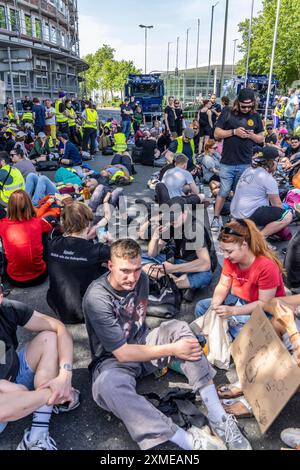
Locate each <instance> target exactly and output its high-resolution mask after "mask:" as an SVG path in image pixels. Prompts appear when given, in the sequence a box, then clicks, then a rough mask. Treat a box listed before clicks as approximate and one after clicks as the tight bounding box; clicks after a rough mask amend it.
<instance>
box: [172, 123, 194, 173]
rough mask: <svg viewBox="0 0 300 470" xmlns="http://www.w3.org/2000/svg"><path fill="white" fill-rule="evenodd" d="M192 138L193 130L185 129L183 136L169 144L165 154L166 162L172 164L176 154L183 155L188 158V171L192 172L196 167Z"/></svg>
mask: <svg viewBox="0 0 300 470" xmlns="http://www.w3.org/2000/svg"><path fill="white" fill-rule="evenodd" d="M194 136H195V132H194V129H191V128H189V127H188V128H186V129H185V130H184V131H183V135H182V136H181V137H178V138H177V139H175V140H174V141H173V142H172V143H171V144H170V146H169V149H168V152H167V153H166V159H167V161H168V162H169V163H172V162H173V160H174V155H175V154H176V153H183V154H184V155H185V156H186V157H187V158H188V166H187V169H188V171H191V170H193V169H194V167H195V166H196V158H195V143H194Z"/></svg>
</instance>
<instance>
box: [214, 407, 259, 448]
mask: <svg viewBox="0 0 300 470" xmlns="http://www.w3.org/2000/svg"><path fill="white" fill-rule="evenodd" d="M209 424H210V425H211V428H212V430H213V432H214V433H215V434H216V435H217V436H218V437H219V438H220V439H222V441H223V442H224V443H225V444H226V445H227V448H228V449H229V450H252V447H251V444H250V442H249V441H248V440H247V439H246V438H245V436H244V435H243V434H242V432H241V431H240V429H239V428H238V425H237V421H236V419H235V417H234V416H233V415H227V416H224V418H223V421H222V422H220V423H214V422H212V421H210V423H209Z"/></svg>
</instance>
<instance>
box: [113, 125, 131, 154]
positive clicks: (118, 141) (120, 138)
mask: <svg viewBox="0 0 300 470" xmlns="http://www.w3.org/2000/svg"><path fill="white" fill-rule="evenodd" d="M113 144H114V146H113V151H114V152H115V153H123V152H127V150H128V147H127V137H126V135H125V133H124V132H122V127H120V126H118V128H117V132H116V134H114V136H113Z"/></svg>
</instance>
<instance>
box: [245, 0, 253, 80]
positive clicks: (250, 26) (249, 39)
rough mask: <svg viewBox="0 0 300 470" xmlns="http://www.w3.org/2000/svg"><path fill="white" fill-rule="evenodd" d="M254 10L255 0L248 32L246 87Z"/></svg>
mask: <svg viewBox="0 0 300 470" xmlns="http://www.w3.org/2000/svg"><path fill="white" fill-rule="evenodd" d="M253 12H254V0H252V6H251V17H250V23H249V32H248V50H247V63H246V73H245V87H246V86H247V82H248V75H249V61H250V51H251V36H252V24H253Z"/></svg>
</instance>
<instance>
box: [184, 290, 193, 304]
mask: <svg viewBox="0 0 300 470" xmlns="http://www.w3.org/2000/svg"><path fill="white" fill-rule="evenodd" d="M195 294H196V289H191V288H190V289H186V290H185V292H184V294H183V297H182V299H183V300H184V301H185V302H188V303H192V302H193V300H194V298H195Z"/></svg>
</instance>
